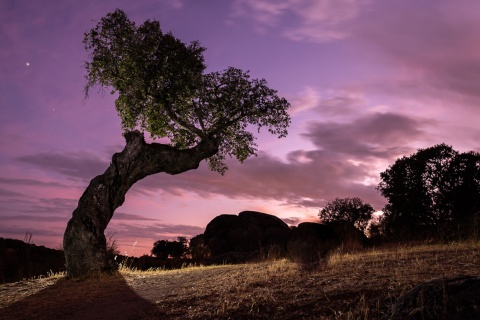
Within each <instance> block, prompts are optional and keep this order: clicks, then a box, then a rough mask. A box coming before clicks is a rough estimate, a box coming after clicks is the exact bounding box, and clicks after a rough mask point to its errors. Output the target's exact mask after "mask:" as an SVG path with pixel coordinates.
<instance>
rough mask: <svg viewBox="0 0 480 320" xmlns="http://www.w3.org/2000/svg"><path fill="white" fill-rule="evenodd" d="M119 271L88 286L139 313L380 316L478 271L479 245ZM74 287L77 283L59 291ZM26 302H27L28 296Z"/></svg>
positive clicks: (232, 316)
mask: <svg viewBox="0 0 480 320" xmlns="http://www.w3.org/2000/svg"><path fill="white" fill-rule="evenodd" d="M120 274H121V275H122V277H121V278H122V281H123V284H122V283H121V282H120V281H117V282H118V283H117V282H112V281H110V282H108V281H107V280H99V281H100V282H101V281H105V283H108V285H103V286H101V285H98V281H97V283H96V285H95V286H94V287H92V288H94V289H92V288H91V289H89V290H90V291H92V292H93V291H94V290H116V291H119V292H122V290H124V291H125V292H126V291H128V292H130V291H131V292H133V293H134V295H135V296H136V297H137V298H138V299H141V300H142V301H148V302H149V304H148V306H145V305H142V308H143V309H141V310H136V311H135V315H134V318H138V319H378V318H380V317H382V316H384V315H385V314H387V313H388V308H389V307H390V306H391V305H392V304H393V303H394V301H395V300H396V298H397V297H398V296H399V295H401V294H402V293H403V292H404V291H406V290H408V289H410V288H412V287H413V286H415V285H417V284H419V283H421V282H423V281H427V280H431V279H434V278H439V277H442V276H445V277H451V276H457V275H466V274H473V275H479V274H480V244H479V243H475V242H472V243H453V244H429V245H425V244H421V245H418V244H417V245H413V246H412V245H410V246H390V247H383V248H375V249H368V250H365V251H362V252H357V253H340V252H337V253H334V254H332V255H331V256H330V257H329V258H328V259H327V260H326V261H324V262H323V263H321V264H319V265H318V267H316V268H314V269H308V270H306V269H305V268H303V267H302V266H300V265H298V264H295V263H293V262H290V261H287V260H276V261H268V262H260V263H249V264H242V265H220V266H207V267H204V266H197V267H195V266H194V267H191V266H189V267H185V268H182V269H178V270H149V271H146V272H140V271H135V270H129V269H123V270H122V271H121V273H120ZM36 281H46V280H45V279H41V280H36ZM38 284H39V285H41V282H39V283H38ZM115 286H117V287H115ZM120 286H123V287H121V288H123V289H121V290H120V289H119V288H120ZM33 287H34V285H31V286H30V288H33ZM71 287H75V284H74V283H72V284H71V285H70V286H68V285H66V284H65V285H63V286H60V287H59V289H58V290H60V289H61V290H68V288H71ZM12 288H13V284H12V286H11V287H8V285H0V292H1V293H2V294H4V293H5V292H7V293H8V291H11V290H12ZM115 288H117V289H115ZM92 294H93V293H92ZM37 295H38V292H37ZM97 295H98V294H97ZM97 295H95V296H97ZM122 295H125V294H122ZM62 296H66V295H65V294H63V295H62ZM109 297H110V298H109V299H115V296H113V295H111V296H109ZM22 299H25V295H23V296H21V295H19V296H18V298H17V299H16V300H15V299H13V298H12V295H10V299H9V302H8V303H6V302H5V301H3V302H2V300H1V299H0V308H2V304H3V306H5V305H7V306H8V305H10V306H11V308H10V309H12V310H13V308H14V307H15V305H14V304H15V303H16V302H15V301H18V300H22ZM36 299H37V300H35V303H36V305H41V303H40V302H38V300H41V299H42V295H41V294H40V295H39V296H37V298H36ZM44 299H49V297H48V296H46V297H44ZM75 303H76V302H75V301H73V302H72V305H76V304H75ZM31 304H32V305H33V303H31ZM23 305H24V307H25V308H28V305H29V303H28V299H26V300H24V304H23ZM59 308H61V306H59ZM10 309H9V310H10ZM1 310H2V309H0V318H1ZM72 312H73V311H72ZM50 316H52V317H53V316H55V314H54V313H53V314H50ZM126 318H128V317H126ZM132 318H133V317H132ZM18 319H21V318H18ZM25 319H26V318H25Z"/></svg>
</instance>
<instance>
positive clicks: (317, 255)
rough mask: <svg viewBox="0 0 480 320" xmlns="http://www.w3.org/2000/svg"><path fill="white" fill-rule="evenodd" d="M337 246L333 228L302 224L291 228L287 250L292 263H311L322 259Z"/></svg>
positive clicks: (316, 224) (309, 223)
mask: <svg viewBox="0 0 480 320" xmlns="http://www.w3.org/2000/svg"><path fill="white" fill-rule="evenodd" d="M337 245H338V241H336V239H335V233H334V231H333V228H331V227H330V226H328V225H325V224H320V223H314V222H303V223H300V224H299V225H298V226H297V227H293V228H292V232H291V234H290V240H289V241H288V245H287V249H288V254H289V255H290V258H291V259H292V260H293V261H296V262H301V263H313V262H316V261H319V260H320V259H322V258H324V257H325V256H326V254H327V253H328V252H329V251H331V250H332V249H333V248H335V247H336V246H337Z"/></svg>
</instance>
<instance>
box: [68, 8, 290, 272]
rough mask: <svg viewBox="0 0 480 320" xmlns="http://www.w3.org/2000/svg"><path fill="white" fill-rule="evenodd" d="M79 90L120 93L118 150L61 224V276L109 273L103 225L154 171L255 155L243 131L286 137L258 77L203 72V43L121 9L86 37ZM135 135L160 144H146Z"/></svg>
mask: <svg viewBox="0 0 480 320" xmlns="http://www.w3.org/2000/svg"><path fill="white" fill-rule="evenodd" d="M83 43H84V44H85V49H86V50H87V51H88V52H89V53H90V60H89V61H87V62H85V69H86V71H87V74H86V76H85V77H86V79H87V85H86V94H87V95H88V93H89V91H90V90H91V89H92V88H95V87H98V88H99V89H100V90H104V89H107V90H109V91H110V92H111V93H112V94H113V93H116V94H118V98H117V99H116V101H115V106H116V109H117V112H118V115H119V116H120V119H121V123H122V127H123V129H124V131H125V133H124V137H125V140H126V146H125V148H124V150H123V151H122V152H120V153H116V154H114V155H113V157H112V161H111V164H110V166H109V167H108V168H107V170H106V171H105V173H103V174H102V175H99V176H97V177H95V178H94V179H93V180H92V181H91V182H90V184H89V186H88V187H87V189H86V190H85V192H84V193H83V195H82V197H81V198H80V200H79V202H78V207H77V208H76V209H75V211H74V212H73V214H72V218H71V219H70V221H69V222H68V225H67V228H66V230H65V235H64V240H63V247H64V250H65V258H66V265H67V276H68V277H83V276H87V275H91V274H96V273H99V272H106V271H111V270H112V269H113V268H114V267H115V266H114V264H113V263H110V262H109V260H108V258H107V254H106V239H105V235H104V231H105V228H106V227H107V225H108V223H109V221H110V220H111V219H112V217H113V214H114V211H115V209H116V208H118V207H119V206H121V205H122V204H123V202H124V201H125V194H126V193H127V191H128V190H129V189H130V187H131V186H132V185H133V184H134V183H136V182H137V181H139V180H141V179H143V178H145V177H147V176H149V175H152V174H156V173H159V172H164V173H167V174H179V173H182V172H185V171H188V170H192V169H196V168H198V166H199V163H200V162H201V161H202V160H206V161H207V163H208V166H209V167H210V169H212V170H213V171H217V172H220V173H222V174H223V173H224V172H225V171H226V170H227V165H226V163H225V159H226V158H227V157H234V158H237V159H238V160H240V161H244V160H245V159H247V158H248V157H249V156H252V155H255V154H256V152H257V149H256V144H255V137H254V135H253V133H252V132H251V131H250V130H252V129H253V130H260V129H261V128H266V129H267V130H268V131H269V132H270V133H272V134H274V135H277V136H278V137H284V136H286V134H287V128H288V126H289V124H290V117H289V115H288V113H287V109H288V108H289V107H290V104H289V103H288V102H287V101H286V100H285V99H283V98H280V97H278V96H277V92H276V91H275V90H273V89H270V88H269V87H268V86H267V83H266V81H265V80H263V79H251V78H250V75H249V74H248V72H244V71H242V70H239V69H236V68H233V67H229V68H227V69H226V70H224V71H220V72H212V73H207V74H205V73H204V71H205V68H206V66H205V64H204V59H203V52H204V50H205V49H204V48H202V47H201V46H200V44H199V43H198V42H192V43H190V44H185V43H183V42H182V41H180V40H179V39H177V38H175V37H174V36H173V35H172V34H171V33H163V32H162V30H161V28H160V23H159V22H158V21H150V20H147V21H145V22H144V23H143V24H141V25H139V26H137V25H136V24H135V23H134V22H133V21H130V20H129V19H128V17H127V16H126V14H125V13H124V12H123V11H121V10H116V11H114V12H112V13H109V14H107V15H106V16H105V17H103V18H102V19H101V20H100V22H99V23H98V24H97V25H96V27H94V28H93V29H91V30H90V31H88V32H86V33H85V36H84V40H83ZM143 132H148V133H149V134H150V136H151V137H153V138H155V139H156V138H163V139H164V140H163V141H167V142H166V143H163V144H160V143H151V144H148V143H146V142H145V139H144V136H143Z"/></svg>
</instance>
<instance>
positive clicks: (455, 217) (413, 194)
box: [377, 144, 480, 238]
mask: <svg viewBox="0 0 480 320" xmlns="http://www.w3.org/2000/svg"><path fill="white" fill-rule="evenodd" d="M380 177H381V182H380V184H379V185H378V187H377V189H378V190H379V191H380V192H381V194H382V195H383V196H384V197H385V198H386V199H387V200H388V203H387V205H386V206H385V207H384V208H383V212H384V214H383V217H382V221H381V223H382V226H383V229H384V231H385V232H386V234H387V235H389V236H391V237H409V238H410V237H412V236H437V237H444V236H446V235H447V233H451V232H452V231H453V229H459V228H460V229H464V228H465V227H466V226H467V225H468V222H467V221H470V220H471V217H472V216H473V215H474V214H475V213H477V212H478V211H479V210H480V154H478V153H475V152H468V153H458V152H457V151H455V150H453V149H452V147H451V146H447V145H445V144H440V145H435V146H433V147H430V148H426V149H418V150H417V152H416V153H415V154H413V155H411V156H408V157H402V158H400V159H397V161H396V162H395V163H394V164H393V165H392V166H390V167H389V168H388V169H387V170H386V171H384V172H382V173H381V174H380ZM463 231H465V230H463ZM463 231H462V230H460V232H461V233H464V232H463Z"/></svg>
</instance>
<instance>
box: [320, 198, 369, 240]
mask: <svg viewBox="0 0 480 320" xmlns="http://www.w3.org/2000/svg"><path fill="white" fill-rule="evenodd" d="M374 212H375V210H374V209H373V207H372V206H371V205H370V204H368V203H364V202H363V201H362V200H361V199H360V198H357V197H355V198H343V199H339V198H335V200H333V201H329V202H327V204H326V205H325V207H323V209H322V210H320V213H319V214H318V216H319V217H320V220H321V221H323V222H348V223H351V224H353V225H354V226H355V227H357V228H358V229H359V230H360V231H362V232H365V230H366V228H367V226H368V223H369V221H370V219H371V218H372V214H373V213H374Z"/></svg>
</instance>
